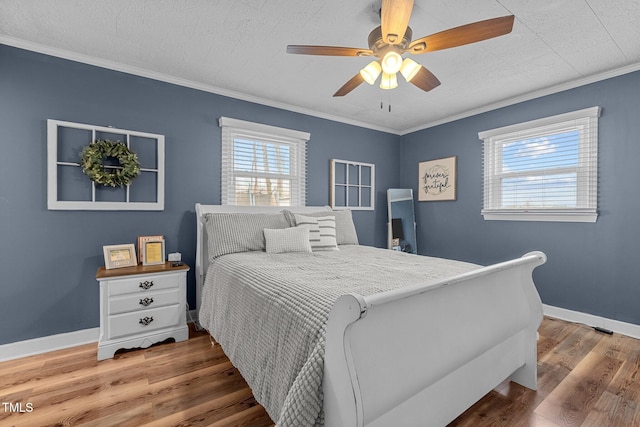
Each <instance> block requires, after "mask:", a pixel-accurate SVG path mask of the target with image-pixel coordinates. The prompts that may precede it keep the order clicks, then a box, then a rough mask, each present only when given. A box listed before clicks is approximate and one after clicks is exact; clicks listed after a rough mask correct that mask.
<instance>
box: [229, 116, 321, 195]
mask: <svg viewBox="0 0 640 427" xmlns="http://www.w3.org/2000/svg"><path fill="white" fill-rule="evenodd" d="M218 124H219V126H220V127H221V128H222V155H221V184H220V185H221V191H220V198H221V204H223V205H235V204H236V198H235V176H236V174H238V175H239V174H240V173H236V171H235V169H234V165H233V159H234V155H233V150H234V139H235V138H236V137H245V138H251V139H257V140H264V141H268V142H275V143H279V144H287V145H289V146H291V148H292V150H291V151H292V155H291V164H290V165H289V166H290V171H291V173H290V174H288V175H278V174H265V173H259V172H254V173H252V174H253V175H254V176H256V177H271V178H286V179H289V180H291V181H292V183H291V199H290V203H291V204H290V206H305V204H306V195H307V194H306V175H307V154H306V153H307V150H306V143H307V141H308V140H309V138H310V136H311V134H309V133H308V132H302V131H298V130H293V129H286V128H281V127H276V126H270V125H265V124H261V123H254V122H248V121H244V120H238V119H232V118H229V117H220V119H219V121H218ZM241 174H242V175H243V176H245V175H246V174H247V172H242V173H241Z"/></svg>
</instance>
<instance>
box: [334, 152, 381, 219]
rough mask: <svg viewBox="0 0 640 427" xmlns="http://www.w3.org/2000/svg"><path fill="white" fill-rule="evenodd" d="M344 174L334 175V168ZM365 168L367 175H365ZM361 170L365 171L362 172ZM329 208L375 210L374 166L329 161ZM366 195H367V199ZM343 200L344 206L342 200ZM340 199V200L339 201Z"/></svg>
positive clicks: (370, 164) (371, 164) (352, 162)
mask: <svg viewBox="0 0 640 427" xmlns="http://www.w3.org/2000/svg"><path fill="white" fill-rule="evenodd" d="M338 167H339V168H343V169H344V173H342V172H341V173H339V174H338V173H336V168H338ZM366 168H368V169H369V173H366ZM363 169H365V171H364V172H363ZM330 172H331V185H330V192H331V194H330V199H331V200H330V206H331V208H332V209H336V210H340V209H350V210H360V211H372V210H374V209H375V195H376V185H375V183H376V165H375V164H373V163H364V162H354V161H351V160H339V159H331V171H330ZM366 194H369V196H368V197H367V196H366ZM343 198H344V204H342V200H341V199H343ZM339 199H340V200H339Z"/></svg>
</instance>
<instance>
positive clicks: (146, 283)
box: [140, 280, 153, 289]
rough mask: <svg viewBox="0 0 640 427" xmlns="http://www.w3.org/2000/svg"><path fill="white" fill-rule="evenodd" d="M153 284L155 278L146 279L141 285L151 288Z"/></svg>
mask: <svg viewBox="0 0 640 427" xmlns="http://www.w3.org/2000/svg"><path fill="white" fill-rule="evenodd" d="M152 286H153V280H145V281H144V282H140V287H141V288H142V289H149V288H150V287H152Z"/></svg>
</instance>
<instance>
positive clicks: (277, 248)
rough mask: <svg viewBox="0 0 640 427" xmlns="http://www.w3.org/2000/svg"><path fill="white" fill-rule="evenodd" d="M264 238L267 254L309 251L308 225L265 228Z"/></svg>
mask: <svg viewBox="0 0 640 427" xmlns="http://www.w3.org/2000/svg"><path fill="white" fill-rule="evenodd" d="M264 240H265V244H266V250H267V253H268V254H282V253H287V252H311V243H310V241H309V227H291V228H282V229H275V230H273V229H270V228H265V229H264Z"/></svg>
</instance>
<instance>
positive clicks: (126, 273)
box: [96, 262, 189, 280]
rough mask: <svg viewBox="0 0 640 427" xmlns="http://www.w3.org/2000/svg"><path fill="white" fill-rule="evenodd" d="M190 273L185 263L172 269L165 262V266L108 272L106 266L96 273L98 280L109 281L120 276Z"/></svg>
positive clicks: (128, 268) (124, 268)
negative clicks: (183, 271)
mask: <svg viewBox="0 0 640 427" xmlns="http://www.w3.org/2000/svg"><path fill="white" fill-rule="evenodd" d="M182 270H185V271H188V270H189V266H188V265H187V264H185V263H182V265H179V266H176V267H172V266H171V263H170V262H165V263H164V264H158V265H142V264H140V265H136V266H134V267H123V268H113V269H111V270H107V269H106V268H105V267H104V266H103V267H100V268H98V271H97V272H96V279H97V280H101V279H108V278H111V277H120V276H132V275H135V274H153V273H170V272H174V271H182Z"/></svg>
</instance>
